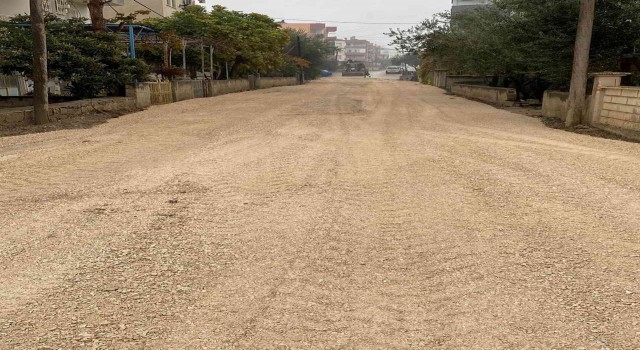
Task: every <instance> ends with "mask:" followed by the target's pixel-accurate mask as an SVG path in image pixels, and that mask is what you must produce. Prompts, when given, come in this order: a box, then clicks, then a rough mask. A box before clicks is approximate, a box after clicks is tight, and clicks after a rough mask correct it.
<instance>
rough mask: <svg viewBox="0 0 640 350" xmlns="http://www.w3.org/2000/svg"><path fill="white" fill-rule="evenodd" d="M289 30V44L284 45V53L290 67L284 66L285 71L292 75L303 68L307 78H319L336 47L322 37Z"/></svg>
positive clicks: (328, 63)
mask: <svg viewBox="0 0 640 350" xmlns="http://www.w3.org/2000/svg"><path fill="white" fill-rule="evenodd" d="M287 32H288V35H289V44H288V45H287V46H285V47H284V53H285V59H286V61H287V62H288V64H289V67H288V68H283V72H284V73H286V74H288V75H292V74H295V73H296V72H298V71H300V70H302V71H303V72H304V76H305V78H306V79H315V78H317V77H318V76H319V75H320V71H321V70H323V69H325V68H327V67H328V66H329V65H330V64H331V63H330V62H331V61H332V58H333V55H334V54H335V48H334V47H333V45H330V44H329V43H327V42H325V41H324V40H323V39H322V38H320V37H314V36H311V35H308V34H306V33H304V32H301V31H293V30H287ZM298 45H299V46H298Z"/></svg>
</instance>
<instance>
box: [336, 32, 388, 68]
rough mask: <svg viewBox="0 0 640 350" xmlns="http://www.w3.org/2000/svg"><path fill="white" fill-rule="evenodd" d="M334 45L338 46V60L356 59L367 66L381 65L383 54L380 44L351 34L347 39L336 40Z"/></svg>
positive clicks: (375, 66)
mask: <svg viewBox="0 0 640 350" xmlns="http://www.w3.org/2000/svg"><path fill="white" fill-rule="evenodd" d="M335 42H336V47H338V48H340V52H338V54H337V60H338V62H346V61H349V60H351V61H358V62H362V63H364V64H365V65H366V66H367V67H369V68H377V67H379V66H381V64H382V61H383V60H384V57H385V54H384V53H383V50H382V48H381V47H380V46H378V45H376V44H374V43H372V42H369V41H368V40H364V39H357V38H356V37H354V36H352V37H351V38H349V39H340V40H336V41H335Z"/></svg>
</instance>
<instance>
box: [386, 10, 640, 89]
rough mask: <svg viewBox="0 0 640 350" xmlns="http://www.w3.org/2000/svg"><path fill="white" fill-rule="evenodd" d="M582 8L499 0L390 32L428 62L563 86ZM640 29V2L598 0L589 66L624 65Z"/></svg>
mask: <svg viewBox="0 0 640 350" xmlns="http://www.w3.org/2000/svg"><path fill="white" fill-rule="evenodd" d="M578 13H579V1H578V0H537V1H531V0H495V1H494V5H493V6H484V7H481V8H479V9H477V10H474V11H468V12H465V13H461V14H459V15H456V16H455V17H454V18H451V16H450V14H448V13H445V14H440V15H437V16H435V17H434V18H433V19H430V20H425V21H424V22H423V23H421V24H420V25H418V26H416V27H413V28H411V29H409V30H391V31H390V33H388V35H389V36H390V37H391V38H392V39H393V43H394V44H395V45H396V46H397V47H399V48H401V49H403V50H405V51H407V52H416V53H419V54H420V55H421V56H422V58H423V60H424V61H426V62H425V64H424V66H428V67H431V68H447V69H449V70H451V71H453V72H457V73H467V74H479V75H496V76H498V75H499V76H503V77H506V78H507V79H506V81H511V82H513V81H517V80H522V79H524V80H528V81H529V83H531V82H534V81H540V80H544V81H546V82H547V83H548V84H551V85H553V86H555V87H556V88H563V87H567V86H568V83H569V81H570V77H571V66H572V60H573V57H572V54H573V43H574V41H575V35H576V28H577V23H578ZM639 32H640V2H639V1H637V0H616V1H611V0H598V1H597V5H596V21H595V24H594V34H593V42H592V47H591V70H592V71H602V70H617V69H620V67H619V63H620V59H621V57H623V56H624V55H630V54H633V53H634V48H635V47H636V46H637V45H638V44H639V43H640V42H639V41H640V36H638V34H637V33H639ZM521 83H523V84H525V83H526V82H521Z"/></svg>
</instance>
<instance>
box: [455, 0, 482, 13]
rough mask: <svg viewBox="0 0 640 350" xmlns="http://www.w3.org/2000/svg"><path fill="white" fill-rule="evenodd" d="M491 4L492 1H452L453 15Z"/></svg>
mask: <svg viewBox="0 0 640 350" xmlns="http://www.w3.org/2000/svg"><path fill="white" fill-rule="evenodd" d="M490 3H491V0H451V14H452V15H455V14H458V13H462V12H464V11H469V10H472V9H475V8H478V7H479V6H485V5H489V4H490Z"/></svg>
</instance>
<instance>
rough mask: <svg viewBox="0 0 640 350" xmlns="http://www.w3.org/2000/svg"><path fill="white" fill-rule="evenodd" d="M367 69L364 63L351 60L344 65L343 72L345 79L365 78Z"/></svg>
mask: <svg viewBox="0 0 640 350" xmlns="http://www.w3.org/2000/svg"><path fill="white" fill-rule="evenodd" d="M365 70H366V67H365V65H364V63H362V62H358V61H352V60H349V61H347V62H345V64H344V71H342V76H343V77H365V76H366V74H365Z"/></svg>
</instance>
